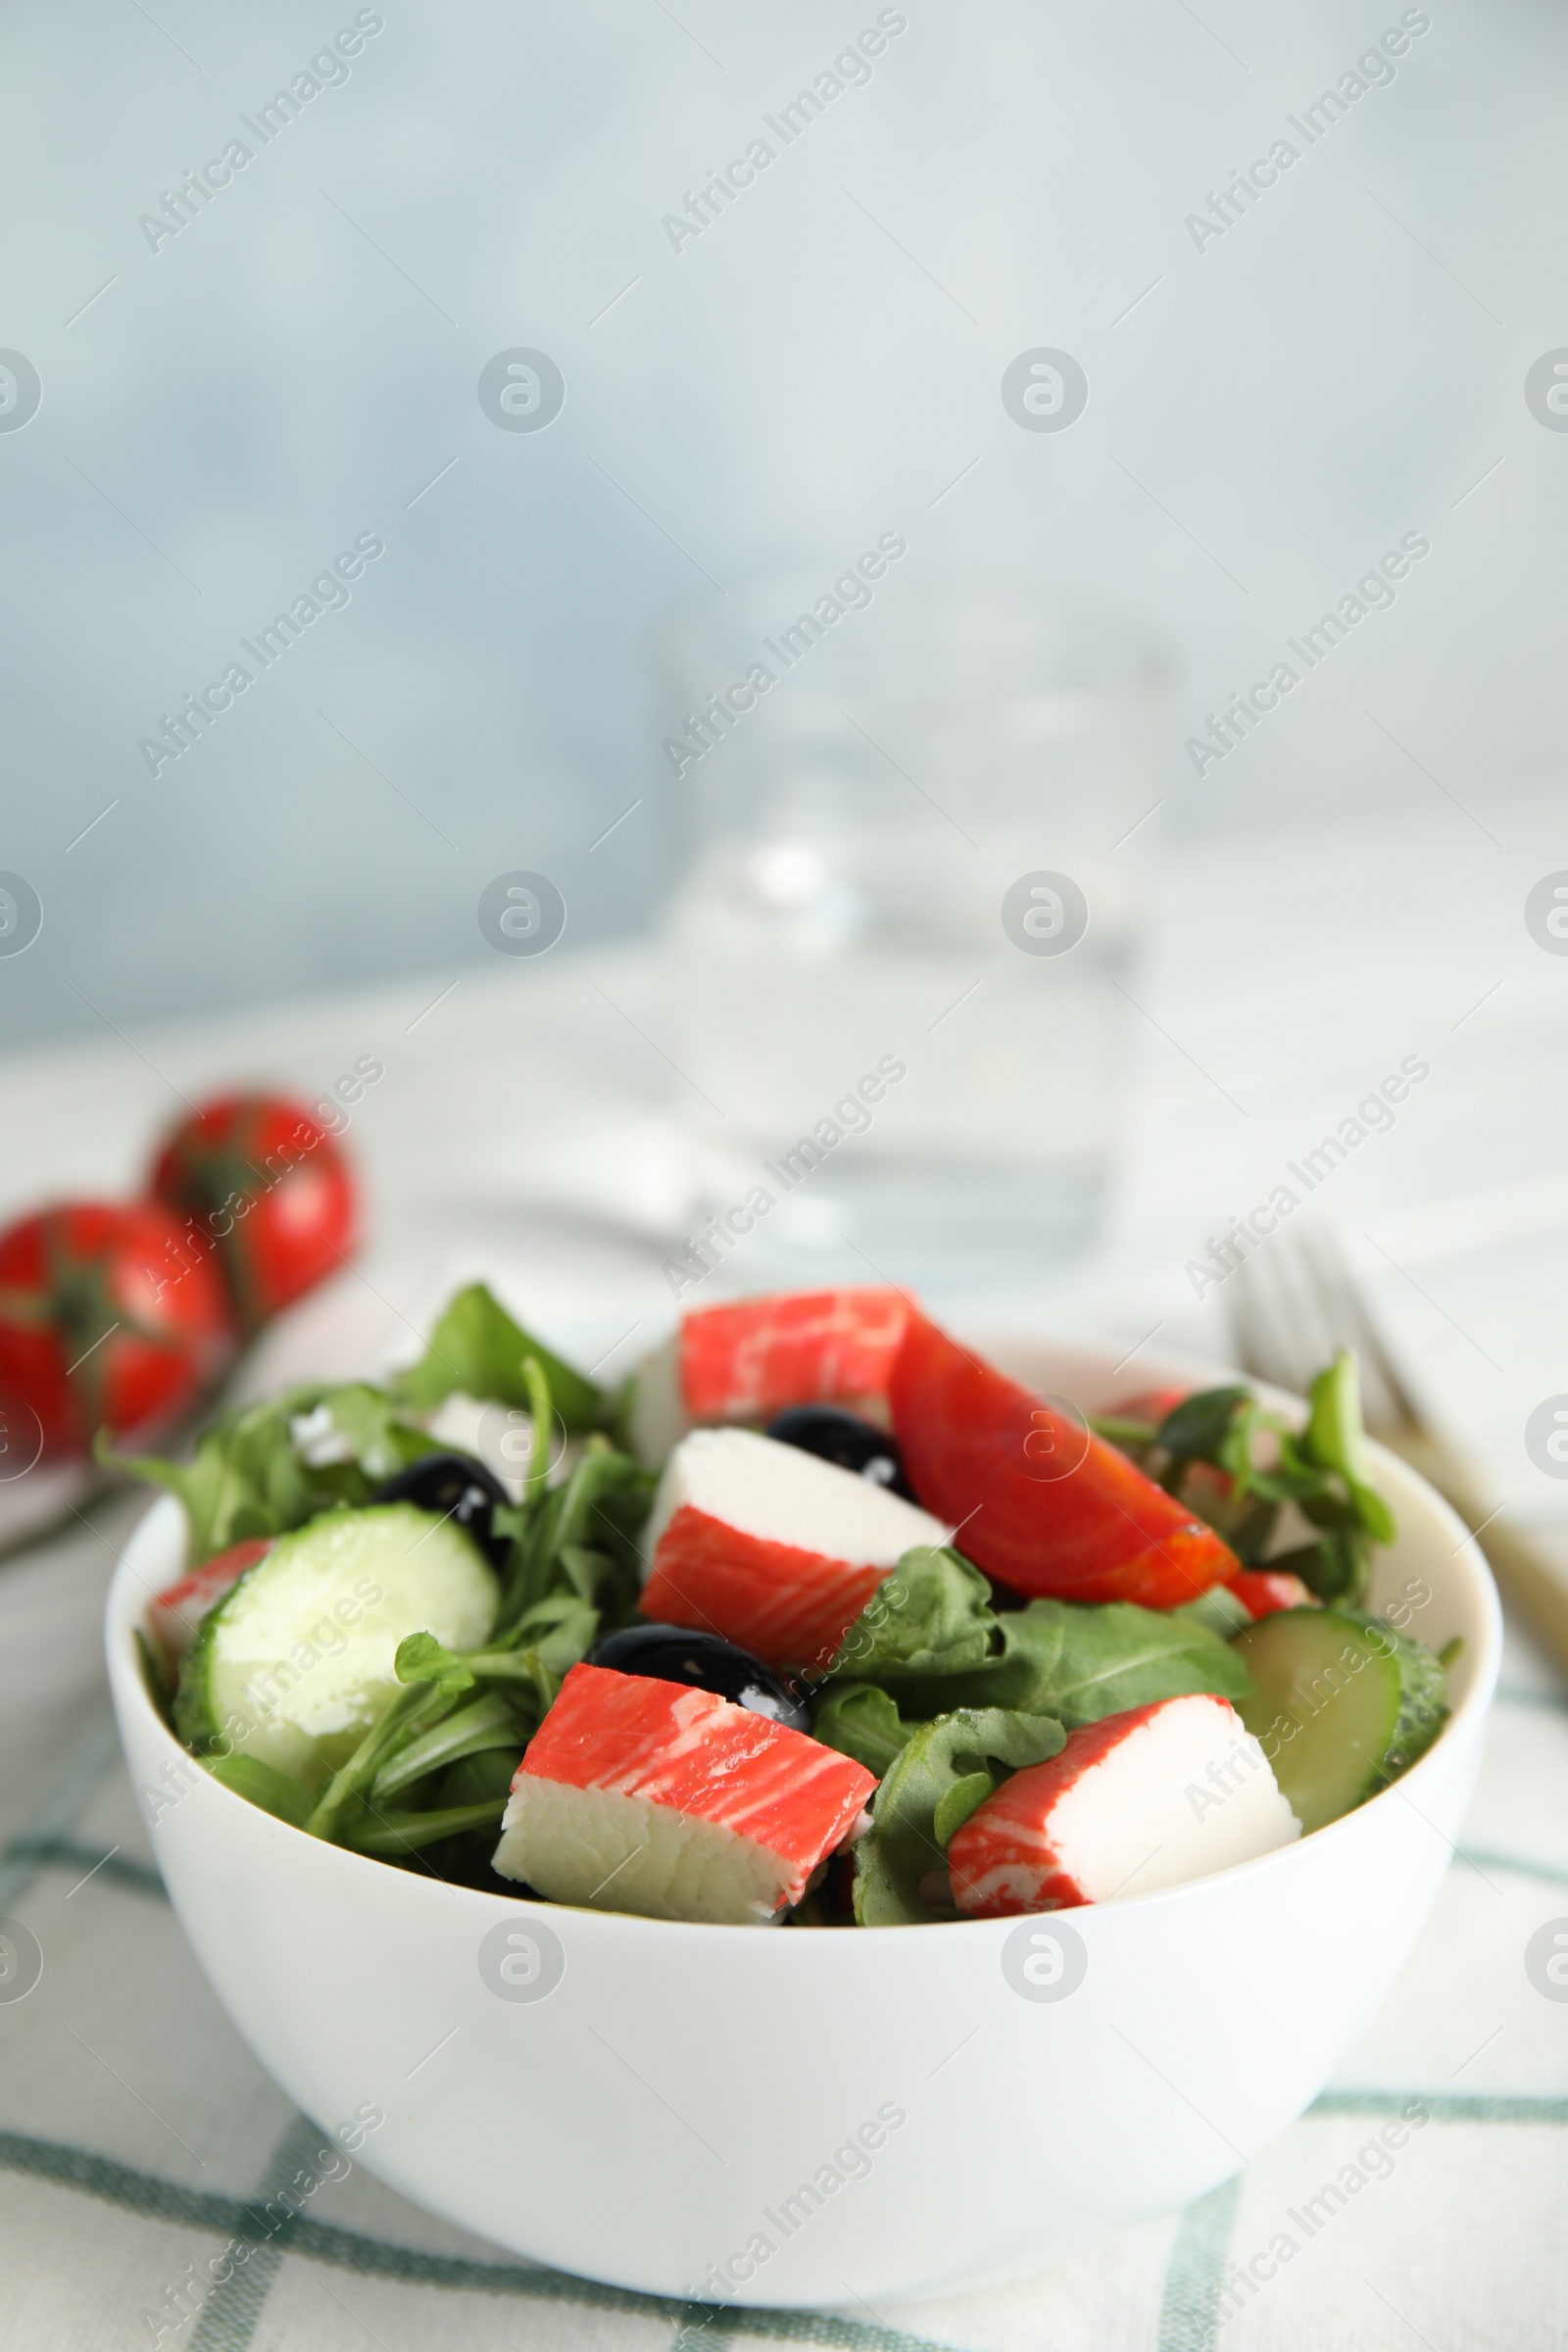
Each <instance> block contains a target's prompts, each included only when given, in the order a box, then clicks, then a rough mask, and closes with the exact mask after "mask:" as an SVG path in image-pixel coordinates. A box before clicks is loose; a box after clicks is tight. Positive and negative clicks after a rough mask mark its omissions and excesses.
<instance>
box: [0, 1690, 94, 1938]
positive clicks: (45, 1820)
mask: <svg viewBox="0 0 1568 2352" xmlns="http://www.w3.org/2000/svg"><path fill="white" fill-rule="evenodd" d="M119 1761H120V1735H119V1733H118V1732H117V1731H116V1729H115V1719H114V1717H113V1715H112V1714H111V1713H110V1712H109V1710H108V1708H107V1707H106V1708H105V1709H104V1711H103V1713H102V1714H101V1715H95V1716H94V1718H93V1720H92V1722H91V1723H90V1724H89V1726H88V1727H87V1730H86V1731H85V1732H84V1733H83V1735H82V1737H81V1739H80V1740H79V1741H78V1743H77V1744H76V1746H75V1747H73V1749H72V1751H71V1755H70V1757H69V1759H68V1761H67V1763H66V1766H65V1769H64V1771H63V1772H62V1773H61V1774H60V1776H59V1778H58V1779H57V1780H55V1781H54V1782H52V1783H51V1784H50V1787H49V1789H47V1791H46V1792H45V1794H44V1796H43V1798H42V1799H41V1801H40V1803H39V1805H38V1807H37V1810H36V1811H35V1812H34V1813H33V1814H32V1816H31V1818H30V1819H29V1820H28V1821H27V1822H26V1823H25V1826H24V1828H23V1829H22V1831H21V1832H20V1833H19V1835H18V1836H17V1837H16V1838H14V1839H13V1840H12V1842H11V1844H10V1845H9V1846H8V1847H7V1848H6V1852H5V1854H4V1855H3V1856H0V1912H5V1911H9V1910H10V1908H11V1906H12V1904H13V1903H15V1902H18V1901H20V1899H21V1897H22V1896H23V1895H24V1894H25V1892H26V1890H27V1888H28V1887H30V1886H31V1885H32V1882H33V1880H34V1879H35V1878H36V1877H37V1875H38V1872H39V1869H40V1868H41V1867H42V1866H41V1864H39V1863H38V1862H36V1861H35V1860H33V1858H32V1856H31V1855H30V1853H25V1852H21V1853H19V1852H18V1850H17V1849H18V1847H26V1846H31V1845H34V1844H40V1843H47V1842H48V1841H50V1840H52V1839H54V1838H64V1837H65V1835H66V1833H67V1831H68V1830H71V1829H73V1828H74V1826H75V1824H76V1821H77V1820H78V1818H79V1817H80V1815H81V1814H82V1813H83V1812H84V1811H85V1810H86V1807H87V1804H88V1801H89V1799H90V1798H91V1797H92V1796H93V1795H94V1794H95V1793H96V1791H97V1790H98V1789H99V1788H100V1787H101V1786H102V1784H103V1782H104V1781H105V1780H106V1779H107V1778H108V1775H109V1773H110V1771H111V1769H112V1768H113V1767H114V1766H115V1765H116V1764H118V1763H119ZM93 1859H94V1860H96V1859H97V1857H96V1856H94V1857H93Z"/></svg>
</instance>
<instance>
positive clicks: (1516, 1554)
mask: <svg viewBox="0 0 1568 2352" xmlns="http://www.w3.org/2000/svg"><path fill="white" fill-rule="evenodd" d="M1227 1305H1228V1308H1229V1320H1230V1328H1231V1338H1232V1341H1233V1343H1234V1345H1235V1348H1236V1351H1237V1355H1238V1357H1239V1359H1240V1361H1241V1364H1242V1366H1243V1369H1244V1370H1246V1371H1248V1372H1250V1373H1252V1374H1253V1375H1254V1377H1255V1378H1257V1379H1258V1380H1266V1381H1269V1382H1271V1383H1272V1384H1273V1385H1274V1386H1275V1387H1276V1388H1281V1389H1288V1390H1289V1391H1290V1392H1291V1393H1292V1395H1293V1396H1298V1397H1299V1396H1302V1395H1304V1393H1305V1391H1306V1388H1307V1386H1308V1384H1309V1383H1310V1381H1311V1380H1312V1378H1313V1375H1314V1374H1315V1373H1317V1372H1320V1371H1321V1370H1322V1368H1323V1366H1324V1365H1325V1364H1326V1363H1327V1362H1328V1361H1329V1359H1330V1358H1331V1356H1333V1355H1334V1354H1335V1352H1336V1351H1337V1350H1338V1349H1339V1348H1352V1349H1353V1350H1354V1352H1355V1355H1356V1358H1357V1361H1358V1364H1359V1368H1360V1374H1361V1400H1362V1409H1363V1411H1364V1414H1365V1417H1366V1426H1367V1431H1368V1434H1369V1435H1370V1436H1372V1437H1374V1438H1376V1439H1377V1440H1378V1441H1379V1442H1380V1444H1382V1445H1384V1446H1388V1447H1389V1448H1390V1449H1391V1451H1393V1452H1395V1453H1397V1454H1398V1455H1400V1456H1401V1458H1402V1459H1403V1460H1405V1461H1407V1462H1408V1463H1409V1464H1410V1467H1411V1468H1412V1469H1413V1470H1415V1471H1418V1472H1419V1473H1420V1475H1421V1477H1423V1478H1424V1479H1426V1480H1427V1481H1428V1483H1429V1484H1430V1485H1432V1486H1434V1487H1436V1488H1437V1490H1438V1493H1439V1494H1440V1495H1443V1496H1444V1498H1445V1500H1446V1501H1447V1502H1449V1503H1451V1504H1452V1506H1453V1508H1454V1509H1455V1510H1456V1511H1457V1512H1458V1514H1459V1517H1460V1518H1461V1519H1462V1520H1463V1521H1464V1523H1465V1525H1466V1527H1468V1528H1469V1530H1470V1532H1471V1534H1472V1535H1473V1536H1474V1537H1475V1538H1476V1540H1477V1542H1478V1543H1479V1544H1480V1545H1481V1548H1482V1550H1483V1552H1485V1554H1486V1556H1487V1559H1488V1561H1489V1563H1490V1565H1491V1567H1492V1571H1493V1574H1494V1575H1495V1578H1496V1580H1497V1589H1498V1591H1499V1592H1500V1593H1501V1594H1502V1597H1503V1599H1504V1600H1505V1601H1506V1602H1508V1604H1509V1605H1510V1606H1511V1607H1513V1608H1516V1609H1517V1611H1518V1613H1519V1615H1520V1617H1521V1618H1523V1619H1524V1621H1525V1622H1526V1623H1527V1624H1528V1626H1529V1627H1530V1630H1531V1632H1532V1633H1534V1634H1535V1635H1536V1636H1537V1637H1538V1639H1539V1640H1540V1641H1542V1642H1544V1644H1545V1646H1546V1647H1547V1648H1548V1649H1549V1650H1550V1652H1551V1654H1552V1656H1553V1657H1554V1658H1555V1659H1556V1661H1557V1663H1558V1664H1559V1665H1560V1666H1563V1667H1565V1668H1568V1578H1565V1577H1564V1576H1563V1575H1562V1574H1561V1573H1560V1572H1559V1571H1558V1570H1556V1569H1555V1568H1553V1566H1552V1564H1551V1562H1550V1561H1549V1560H1548V1559H1547V1558H1546V1556H1545V1554H1544V1552H1543V1551H1542V1550H1541V1549H1540V1548H1539V1547H1538V1546H1537V1545H1536V1544H1533V1543H1532V1542H1531V1540H1530V1538H1529V1537H1528V1536H1525V1535H1521V1534H1520V1533H1518V1531H1517V1530H1515V1529H1513V1528H1511V1527H1507V1526H1504V1525H1503V1524H1502V1516H1501V1515H1502V1512H1503V1509H1504V1507H1505V1506H1504V1505H1502V1504H1500V1503H1498V1502H1496V1501H1495V1499H1489V1498H1488V1497H1487V1492H1486V1480H1485V1477H1484V1474H1483V1473H1481V1472H1480V1471H1479V1470H1478V1469H1477V1468H1476V1466H1475V1464H1474V1463H1472V1462H1471V1461H1469V1460H1468V1459H1467V1458H1466V1456H1465V1455H1464V1453H1463V1452H1462V1451H1461V1450H1460V1448H1459V1447H1457V1446H1454V1445H1453V1444H1452V1443H1451V1442H1450V1441H1449V1440H1447V1439H1446V1438H1445V1437H1443V1436H1440V1435H1439V1434H1438V1432H1436V1431H1435V1430H1434V1429H1433V1428H1432V1426H1431V1424H1430V1422H1428V1421H1427V1420H1426V1419H1425V1418H1424V1417H1423V1415H1422V1412H1421V1409H1420V1407H1419V1405H1418V1404H1417V1403H1416V1401H1415V1399H1414V1398H1413V1397H1412V1396H1411V1394H1410V1391H1409V1390H1408V1389H1407V1388H1406V1386H1405V1384H1404V1382H1403V1380H1402V1379H1401V1378H1400V1375H1399V1369H1398V1365H1397V1363H1396V1361H1395V1359H1394V1356H1393V1355H1392V1353H1391V1352H1390V1350H1389V1348H1388V1347H1387V1345H1386V1344H1385V1342H1384V1340H1383V1337H1382V1335H1381V1333H1380V1332H1379V1331H1378V1328H1377V1326H1376V1324H1375V1323H1374V1322H1373V1320H1372V1317H1371V1315H1370V1313H1369V1312H1368V1310H1367V1306H1366V1302H1365V1300H1364V1299H1363V1298H1362V1296H1361V1293H1360V1291H1359V1289H1358V1288H1357V1285H1356V1282H1355V1278H1354V1276H1353V1275H1352V1274H1351V1272H1350V1270H1349V1268H1348V1265H1347V1263H1346V1260H1345V1256H1344V1253H1343V1251H1342V1250H1341V1249H1340V1247H1339V1245H1338V1243H1337V1242H1336V1241H1335V1239H1334V1237H1333V1235H1332V1234H1331V1233H1329V1232H1328V1231H1326V1230H1325V1229H1323V1228H1319V1229H1318V1230H1317V1232H1316V1233H1315V1234H1313V1235H1312V1236H1310V1237H1308V1235H1307V1234H1305V1233H1300V1234H1293V1235H1291V1236H1290V1237H1288V1238H1287V1237H1285V1236H1281V1237H1280V1238H1279V1239H1277V1240H1275V1241H1273V1242H1271V1243H1270V1245H1269V1247H1268V1248H1267V1249H1264V1250H1258V1251H1257V1252H1256V1253H1255V1254H1254V1255H1252V1256H1250V1257H1247V1258H1244V1260H1243V1261H1242V1266H1241V1270H1240V1272H1239V1274H1238V1275H1237V1277H1236V1280H1235V1283H1234V1286H1233V1287H1232V1289H1231V1290H1230V1291H1228V1292H1227Z"/></svg>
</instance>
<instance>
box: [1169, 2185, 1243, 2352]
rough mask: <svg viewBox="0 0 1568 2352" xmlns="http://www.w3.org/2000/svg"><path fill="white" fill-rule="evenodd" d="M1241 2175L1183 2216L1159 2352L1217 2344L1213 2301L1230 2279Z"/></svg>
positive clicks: (1198, 2351) (1201, 2351) (1188, 2351)
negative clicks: (1227, 2264) (1228, 2265)
mask: <svg viewBox="0 0 1568 2352" xmlns="http://www.w3.org/2000/svg"><path fill="white" fill-rule="evenodd" d="M1241 2194H1242V2177H1241V2175H1240V2173H1233V2174H1232V2176H1231V2178H1230V2179H1229V2180H1222V2181H1221V2182H1220V2184H1219V2186H1218V2188H1211V2189H1210V2190H1209V2192H1208V2194H1207V2196H1206V2197H1200V2198H1199V2200H1198V2202H1197V2204H1196V2205H1189V2206H1188V2208H1187V2211H1186V2212H1185V2213H1184V2214H1183V2215H1182V2218H1181V2222H1180V2225H1179V2226H1178V2228H1177V2231H1176V2242H1175V2244H1174V2245H1173V2246H1172V2248H1171V2252H1170V2261H1169V2264H1168V2265H1167V2266H1166V2271H1165V2291H1164V2294H1163V2295H1162V2296H1161V2298H1160V2305H1159V2334H1158V2337H1157V2339H1156V2341H1157V2345H1158V2352H1206V2347H1208V2346H1209V2345H1211V2344H1212V2343H1213V2341H1214V2298H1215V2295H1216V2294H1217V2292H1218V2290H1219V2287H1220V2284H1221V2282H1222V2280H1223V2279H1224V2277H1225V2258H1226V2255H1227V2254H1228V2252H1229V2250H1230V2242H1231V2228H1232V2225H1233V2224H1234V2222H1235V2220H1236V2208H1237V2206H1238V2204H1239V2203H1240V2202H1241Z"/></svg>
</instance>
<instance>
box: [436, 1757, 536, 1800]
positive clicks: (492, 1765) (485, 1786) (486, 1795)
mask: <svg viewBox="0 0 1568 2352" xmlns="http://www.w3.org/2000/svg"><path fill="white" fill-rule="evenodd" d="M516 1769H517V1751H516V1749H515V1747H482V1748H480V1749H479V1750H478V1751H477V1753H476V1754H474V1755H471V1756H465V1757H464V1758H463V1759H462V1761H461V1762H460V1763H457V1764H454V1765H453V1766H452V1767H451V1769H450V1770H449V1771H448V1772H447V1773H446V1774H445V1775H444V1776H443V1778H442V1782H441V1786H440V1788H439V1789H437V1791H436V1802H437V1805H438V1806H439V1807H446V1806H449V1805H487V1804H492V1803H493V1802H494V1801H495V1799H496V1798H497V1797H498V1796H499V1797H500V1799H501V1801H502V1803H503V1804H505V1803H506V1801H507V1798H508V1796H509V1795H510V1794H511V1792H512V1782H513V1777H514V1775H515V1772H516Z"/></svg>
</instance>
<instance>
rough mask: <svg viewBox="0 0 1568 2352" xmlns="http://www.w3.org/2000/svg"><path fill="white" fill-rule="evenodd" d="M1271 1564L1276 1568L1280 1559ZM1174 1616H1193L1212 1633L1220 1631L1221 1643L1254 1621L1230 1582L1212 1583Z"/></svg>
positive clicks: (1195, 1622) (1173, 1611) (1183, 1603)
mask: <svg viewBox="0 0 1568 2352" xmlns="http://www.w3.org/2000/svg"><path fill="white" fill-rule="evenodd" d="M1269 1566H1270V1567H1271V1568H1272V1567H1277V1566H1278V1562H1277V1561H1274V1560H1271V1561H1270V1562H1269ZM1171 1615H1172V1616H1173V1617H1190V1618H1191V1619H1192V1620H1193V1622H1194V1624H1195V1625H1202V1626H1206V1627H1207V1628H1208V1631H1209V1632H1210V1633H1211V1634H1218V1636H1219V1638H1220V1640H1221V1641H1222V1642H1228V1641H1229V1640H1230V1638H1231V1636H1232V1635H1233V1634H1239V1633H1241V1632H1242V1630H1243V1628H1244V1627H1246V1626H1249V1625H1250V1624H1251V1622H1252V1613H1251V1611H1250V1609H1249V1608H1248V1606H1247V1604H1246V1602H1245V1601H1242V1600H1238V1599H1237V1597H1236V1594H1235V1593H1233V1592H1232V1591H1231V1590H1230V1588H1229V1586H1227V1585H1210V1586H1209V1588H1208V1591H1207V1592H1206V1593H1200V1594H1199V1595H1198V1598H1197V1599H1196V1600H1184V1601H1183V1602H1182V1604H1181V1607H1180V1608H1178V1609H1173V1610H1172V1611H1171Z"/></svg>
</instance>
